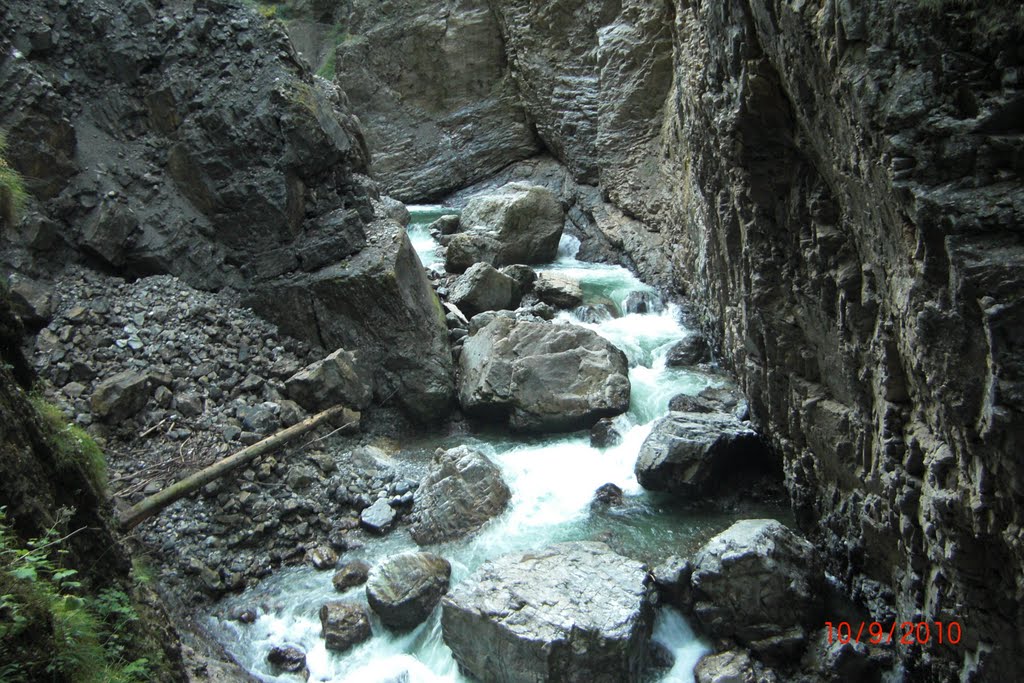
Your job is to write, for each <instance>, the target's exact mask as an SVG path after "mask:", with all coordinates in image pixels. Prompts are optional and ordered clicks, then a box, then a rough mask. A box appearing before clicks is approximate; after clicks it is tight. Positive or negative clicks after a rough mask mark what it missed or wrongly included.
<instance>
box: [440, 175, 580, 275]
mask: <svg viewBox="0 0 1024 683" xmlns="http://www.w3.org/2000/svg"><path fill="white" fill-rule="evenodd" d="M564 223H565V211H564V209H562V205H561V204H560V203H559V201H558V199H557V198H556V197H555V195H554V194H553V193H552V192H551V190H548V189H547V188H544V187H540V186H538V185H528V184H526V183H509V184H508V185H505V186H503V187H500V188H498V189H497V190H495V191H494V192H492V193H488V194H483V195H478V196H476V197H474V198H473V199H471V200H470V201H469V203H467V204H466V207H465V209H463V211H462V216H461V218H460V224H459V232H458V233H456V234H455V235H453V236H452V238H451V240H450V241H449V242H448V251H447V255H446V257H445V268H446V270H448V271H449V272H453V273H461V272H462V271H464V270H466V269H467V268H469V267H470V266H471V265H473V264H474V263H478V262H480V261H485V262H487V263H490V264H491V265H493V266H495V267H498V266H506V265H511V264H516V263H525V264H531V263H547V262H549V261H553V260H554V258H555V255H556V254H557V253H558V240H559V239H560V238H561V236H562V226H563V224H564Z"/></svg>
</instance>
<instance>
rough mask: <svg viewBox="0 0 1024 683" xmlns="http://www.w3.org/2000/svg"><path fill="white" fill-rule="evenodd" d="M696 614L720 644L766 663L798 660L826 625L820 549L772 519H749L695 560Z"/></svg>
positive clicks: (718, 539)
mask: <svg viewBox="0 0 1024 683" xmlns="http://www.w3.org/2000/svg"><path fill="white" fill-rule="evenodd" d="M690 582H691V586H692V589H693V600H694V605H693V613H694V614H695V615H696V617H697V619H698V620H699V621H700V623H701V625H702V626H703V627H704V628H705V629H707V631H708V632H709V633H710V634H711V635H713V636H714V637H716V638H735V639H737V640H738V641H739V642H740V643H743V644H744V645H746V646H748V647H750V648H751V649H753V650H755V651H757V652H760V653H761V654H762V655H764V656H767V657H775V658H778V657H785V656H792V655H795V654H797V653H798V652H799V651H800V650H801V649H802V647H803V645H804V639H805V637H806V634H807V630H806V629H810V628H812V627H817V626H819V624H818V622H817V618H818V617H819V616H820V612H821V609H822V608H823V602H822V590H823V585H824V584H823V582H824V573H823V571H822V567H821V563H820V560H819V557H818V553H817V551H816V550H815V549H814V547H813V546H812V545H811V544H810V543H809V542H807V541H806V540H805V539H803V538H801V537H800V536H798V535H797V534H795V533H793V532H792V531H790V530H789V529H788V528H786V527H785V526H783V525H782V524H780V523H779V522H777V521H775V520H771V519H745V520H741V521H739V522H736V523H735V524H733V525H732V526H731V527H729V528H728V529H726V530H725V531H723V532H722V533H720V534H718V535H717V536H715V537H714V538H712V539H711V540H710V541H708V542H707V544H706V545H705V546H704V547H703V548H701V549H700V551H699V552H698V553H697V555H696V557H695V558H694V560H693V574H692V576H691V579H690Z"/></svg>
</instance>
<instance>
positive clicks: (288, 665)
mask: <svg viewBox="0 0 1024 683" xmlns="http://www.w3.org/2000/svg"><path fill="white" fill-rule="evenodd" d="M267 663H268V664H270V666H272V667H273V668H274V669H276V670H277V671H287V672H288V673H300V672H301V671H303V670H304V669H305V668H306V653H305V652H303V651H302V650H300V649H299V648H297V647H295V646H292V645H285V646H280V645H278V646H275V647H272V648H270V652H268V653H267Z"/></svg>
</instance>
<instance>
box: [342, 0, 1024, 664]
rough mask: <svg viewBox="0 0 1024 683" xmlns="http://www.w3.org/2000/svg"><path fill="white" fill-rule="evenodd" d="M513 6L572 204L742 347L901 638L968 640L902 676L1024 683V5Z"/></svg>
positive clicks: (866, 587)
mask: <svg viewBox="0 0 1024 683" xmlns="http://www.w3.org/2000/svg"><path fill="white" fill-rule="evenodd" d="M414 4H415V3H408V4H407V10H408V11H413V10H412V9H408V8H411V7H412V6H413V5H414ZM484 5H485V3H483V2H480V3H463V4H462V5H460V8H461V11H470V10H467V8H471V11H474V12H477V11H480V10H481V8H482V7H484ZM486 6H487V7H488V8H489V9H490V11H491V12H492V13H493V16H494V17H495V18H496V19H497V22H498V24H499V26H500V28H501V37H502V40H503V41H504V48H505V50H504V55H503V56H499V57H495V59H496V60H497V61H498V62H501V63H502V64H504V63H506V62H507V68H508V74H509V75H510V77H511V79H512V80H513V81H514V83H515V86H516V88H517V90H518V97H519V101H520V102H521V103H522V107H523V109H524V110H525V113H526V116H527V118H528V119H529V121H530V122H531V124H532V125H533V126H534V128H535V130H536V132H537V136H538V138H539V139H540V140H541V141H542V143H543V146H544V148H545V149H546V150H547V151H548V152H550V153H551V154H552V155H553V156H554V157H555V158H556V159H557V160H558V161H559V162H560V163H561V164H563V165H564V166H565V167H566V168H567V169H568V175H569V176H571V179H570V180H568V184H565V182H564V181H559V182H561V183H562V185H561V187H562V188H563V189H564V188H566V187H570V188H571V191H569V192H566V193H564V194H563V197H565V198H566V199H567V201H568V202H569V203H571V204H574V205H577V206H583V207H584V208H586V207H587V206H589V207H591V209H592V208H593V207H594V206H600V205H601V203H602V202H601V200H602V199H604V200H607V201H608V202H610V204H611V205H613V207H614V208H613V210H615V211H621V212H622V213H623V214H624V216H625V217H627V218H628V219H629V220H631V221H635V222H636V223H638V224H639V227H636V228H635V229H633V230H631V231H630V235H631V237H632V238H631V239H629V240H622V239H618V240H614V242H615V246H616V247H618V248H619V249H621V250H622V251H624V252H625V253H626V254H627V255H628V256H629V257H632V258H633V259H634V261H636V260H639V259H644V258H650V253H651V252H659V253H661V254H664V255H665V256H666V257H667V258H668V260H669V261H670V262H671V268H670V269H653V270H651V271H650V272H648V273H646V274H647V275H648V276H652V275H653V276H654V277H660V278H661V279H660V284H662V285H663V286H665V287H666V288H669V289H672V290H674V291H676V292H685V293H686V295H687V296H688V299H689V301H690V303H691V305H692V306H693V308H694V309H695V311H696V312H697V314H698V316H699V318H700V319H701V320H702V322H703V324H704V326H705V327H706V329H707V331H708V332H709V333H710V334H711V335H712V336H713V338H714V339H715V340H716V341H717V344H718V347H719V350H720V353H721V359H722V360H723V362H724V363H725V364H727V365H728V366H730V367H731V369H732V370H733V371H734V372H735V373H736V375H737V377H738V378H739V381H740V383H741V384H742V386H743V387H744V389H745V390H746V392H747V394H748V396H749V398H750V401H751V408H752V412H753V415H754V417H755V419H756V420H757V422H758V423H759V424H760V425H761V427H762V429H763V430H764V432H765V433H766V434H767V435H769V437H770V438H771V440H772V442H773V444H774V445H775V447H776V448H777V449H778V450H779V451H780V452H781V453H782V454H783V456H784V459H785V463H786V475H787V483H788V488H789V491H790V494H791V497H792V500H793V504H794V507H795V510H796V512H797V515H798V519H799V521H800V523H801V526H802V527H803V528H804V530H805V532H807V533H809V534H810V535H811V537H812V538H813V539H814V540H815V542H816V545H817V546H818V547H819V548H821V549H822V550H824V551H825V555H826V558H827V561H828V569H829V571H830V572H831V573H832V575H834V576H835V577H836V578H837V579H838V580H839V582H840V583H841V584H842V585H843V586H845V588H846V590H848V591H849V592H850V593H851V594H852V595H853V596H854V597H855V598H856V599H857V600H858V602H859V603H861V604H862V605H864V606H865V607H867V608H868V610H869V611H870V613H871V615H872V617H873V618H874V619H876V620H879V621H882V622H883V623H890V622H891V621H892V620H894V619H896V620H924V619H927V620H933V621H943V622H948V621H952V620H957V621H959V622H960V623H961V624H963V625H964V628H965V633H967V634H968V635H967V636H966V637H965V639H964V642H963V643H961V644H960V645H959V646H958V647H955V648H941V649H937V648H931V649H929V648H917V649H913V650H904V651H902V652H900V656H901V659H902V660H903V661H904V664H905V666H906V668H907V670H908V671H909V672H910V673H911V674H912V675H913V676H915V677H916V678H923V679H934V680H944V679H946V678H948V677H958V678H961V679H963V680H1004V679H1006V678H1007V677H1012V673H1011V672H1012V671H1013V670H1015V669H1014V666H1013V663H1014V662H1015V661H1016V659H1017V655H1016V650H1018V649H1019V647H1020V645H1021V643H1020V641H1019V635H1018V633H1017V630H1016V629H1015V627H1014V624H1017V623H1019V622H1020V620H1021V618H1022V617H1024V614H1022V611H1021V610H1022V605H1024V603H1022V599H1024V583H1022V581H1021V576H1024V572H1022V570H1024V546H1022V542H1021V536H1020V534H1021V531H1020V529H1021V527H1020V524H1021V513H1020V509H1021V502H1022V500H1021V494H1022V490H1021V486H1020V481H1021V471H1020V464H1019V459H1018V458H1017V457H1016V456H1015V452H1016V448H1017V444H1018V442H1019V438H1020V434H1021V431H1020V430H1021V428H1020V412H1021V409H1022V404H1021V376H1020V361H1019V357H1020V356H1019V350H1018V349H1017V342H1016V341H1015V340H1016V338H1017V337H1018V336H1019V333H1020V331H1021V326H1022V315H1024V308H1022V304H1021V298H1020V297H1021V290H1022V278H1021V274H1020V272H1021V271H1020V265H1019V264H1020V263H1021V255H1022V244H1021V241H1020V236H1019V233H1018V230H1017V226H1019V225H1020V224H1021V219H1022V211H1024V193H1022V191H1021V182H1020V181H1021V176H1020V174H1021V159H1022V156H1021V151H1022V145H1024V139H1022V137H1021V134H1022V130H1021V128H1020V121H1021V113H1022V110H1021V107H1022V105H1021V103H1022V102H1024V99H1022V94H1021V75H1022V73H1024V72H1022V60H1024V54H1022V53H1021V51H1020V49H1019V47H1018V44H1019V41H1020V38H1021V35H1022V27H1024V21H1022V16H1021V14H1020V10H1019V8H1017V7H1016V6H1014V5H1013V3H1002V2H997V3H990V4H988V5H987V6H986V7H985V8H984V9H982V8H979V7H978V6H977V5H975V4H974V3H953V2H943V1H939V2H918V1H916V0H892V1H888V2H881V3H863V2H857V1H855V0H821V1H818V2H798V3H791V2H773V1H770V0H730V1H727V2H700V1H696V2H671V3H666V2H653V1H650V0H625V1H623V2H587V1H585V0H566V1H562V2H556V3H544V4H543V5H538V4H537V3H529V2H525V1H520V0H492V1H491V2H488V3H486ZM416 11H418V10H416ZM454 11H458V8H455V9H453V12H454ZM339 54H340V52H339ZM380 59H385V58H384V57H380ZM495 64H497V62H495ZM439 68H441V69H442V70H441V71H438V72H437V74H436V75H437V82H443V81H444V75H443V73H444V72H443V65H441V66H440V67H439ZM503 73H504V72H503ZM346 78H347V76H346V74H345V73H344V72H342V71H339V73H338V76H337V80H338V82H339V83H344V82H345V80H346ZM502 78H503V80H502V81H501V82H502V83H506V80H504V76H503V77H502ZM495 82H497V81H495ZM355 106H356V107H357V108H358V107H359V106H366V105H359V104H357V105H355ZM360 116H361V117H363V115H362V114H360ZM363 118H365V117H363ZM370 128H372V125H371V126H370ZM368 135H369V136H371V137H372V133H368ZM506 158H507V160H508V161H509V162H513V161H515V160H516V158H515V156H514V155H509V156H508V157H506ZM405 164H406V169H407V170H406V171H405V173H406V174H412V173H414V172H415V171H414V170H413V169H416V168H424V165H423V164H422V163H421V162H420V161H418V160H417V159H415V158H409V159H407V160H406V161H405ZM535 171H536V169H531V170H527V171H525V172H524V173H526V174H529V173H530V172H535ZM387 184H388V183H387V181H385V187H387ZM555 184H556V185H557V184H559V183H558V182H556V183H555ZM396 187H402V188H405V187H406V186H405V185H403V184H402V183H401V182H397V181H396ZM579 188H591V190H592V191H593V192H595V193H596V194H597V195H599V196H597V197H595V198H594V201H593V202H592V203H590V204H589V205H587V204H576V203H577V200H578V198H579V196H580V190H579ZM443 189H445V188H444V186H442V185H437V186H431V187H426V188H423V189H422V190H421V192H422V195H423V196H433V195H435V194H436V193H437V192H440V191H442V190H443ZM583 192H584V193H586V192H587V190H584V191H583ZM591 213H592V212H591ZM591 218H592V216H591ZM581 223H588V221H581ZM598 223H599V221H593V220H590V221H589V223H588V225H589V226H590V227H591V228H596V229H597V230H598V231H600V230H601V225H599V224H598ZM577 227H579V226H577ZM609 234H610V232H609ZM606 236H608V235H606Z"/></svg>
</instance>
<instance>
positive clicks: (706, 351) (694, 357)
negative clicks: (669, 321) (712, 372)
mask: <svg viewBox="0 0 1024 683" xmlns="http://www.w3.org/2000/svg"><path fill="white" fill-rule="evenodd" d="M709 360H711V348H710V347H709V346H708V342H707V340H706V339H704V337H703V336H702V335H700V334H698V333H696V332H692V333H690V334H688V335H686V336H685V337H683V338H682V339H680V340H679V341H678V342H676V343H675V344H674V345H673V346H672V348H671V349H669V351H668V355H667V356H666V357H665V365H667V366H668V367H670V368H678V367H686V366H687V365H696V364H697V363H704V362H706V361H709Z"/></svg>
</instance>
